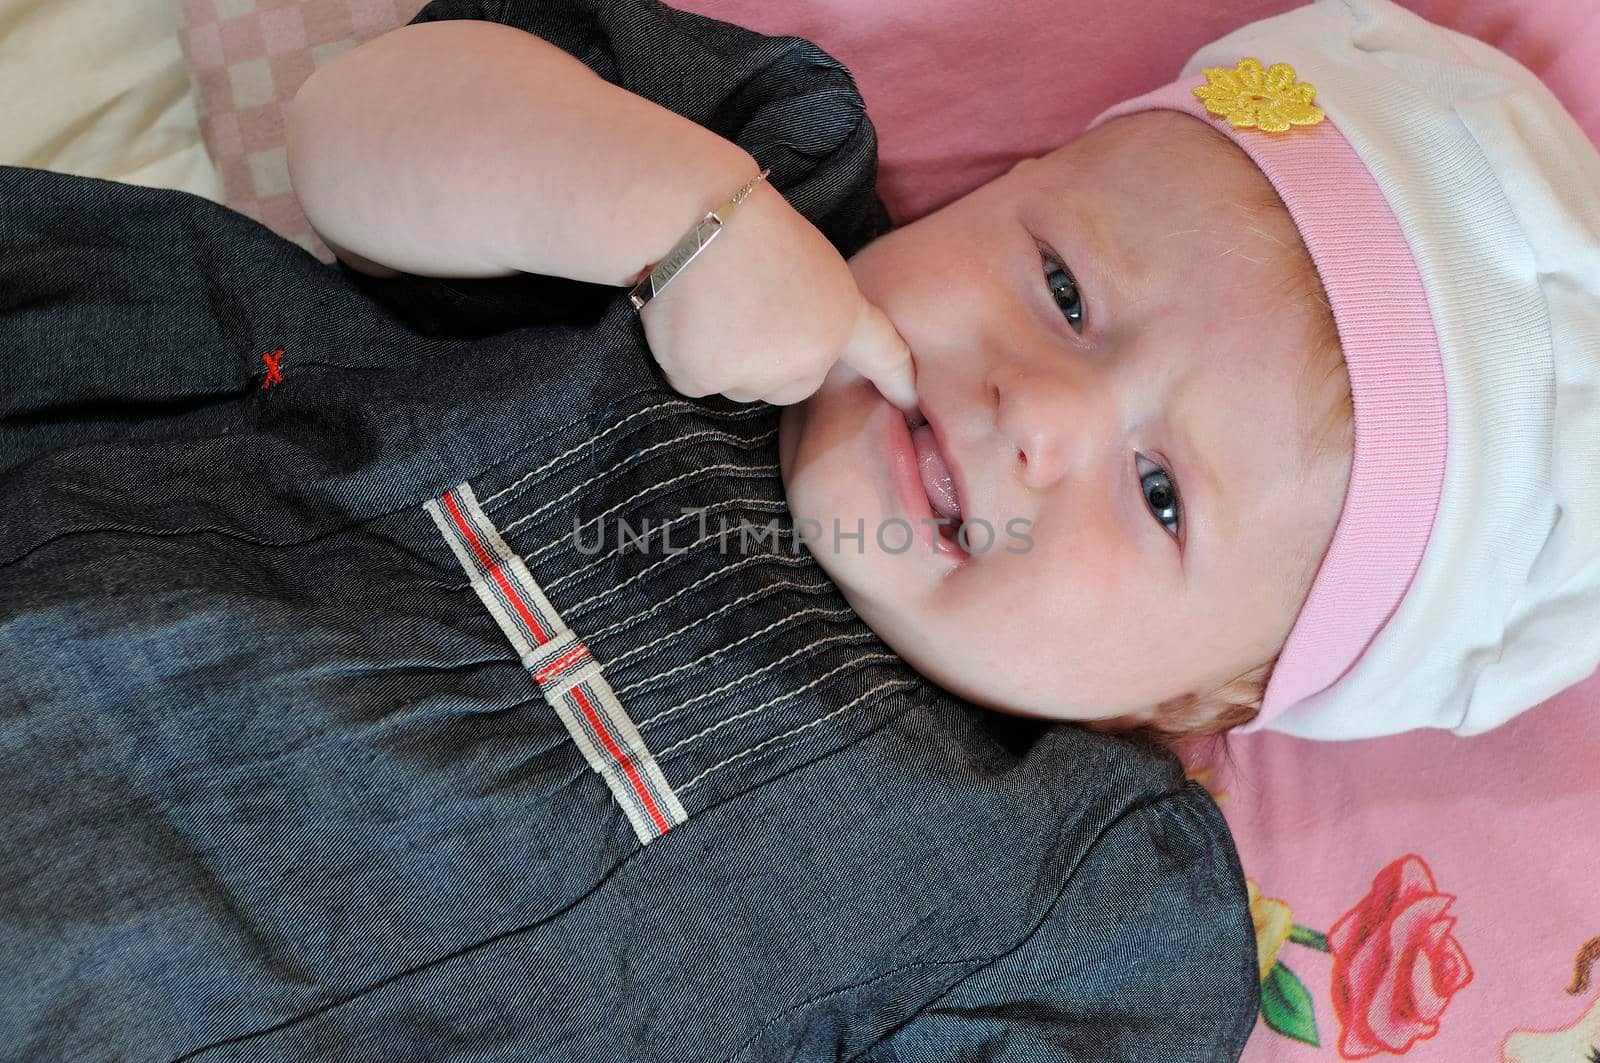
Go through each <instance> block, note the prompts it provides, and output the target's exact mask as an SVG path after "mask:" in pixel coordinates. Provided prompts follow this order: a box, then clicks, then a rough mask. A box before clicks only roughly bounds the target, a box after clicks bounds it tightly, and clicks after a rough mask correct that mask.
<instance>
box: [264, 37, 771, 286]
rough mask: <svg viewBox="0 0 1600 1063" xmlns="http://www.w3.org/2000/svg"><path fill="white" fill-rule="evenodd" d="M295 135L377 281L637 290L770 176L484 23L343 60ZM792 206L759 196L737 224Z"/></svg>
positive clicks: (335, 219)
mask: <svg viewBox="0 0 1600 1063" xmlns="http://www.w3.org/2000/svg"><path fill="white" fill-rule="evenodd" d="M287 133H288V164H289V172H290V176H291V179H292V181H293V184H294V190H295V194H296V196H297V197H298V198H299V200H300V204H301V207H302V209H303V210H304V211H305V214H306V218H307V219H308V220H309V221H310V222H311V225H312V226H313V227H314V228H315V229H316V230H317V233H318V234H319V235H320V236H321V237H322V238H323V240H324V241H325V242H326V243H327V244H328V246H329V247H330V248H332V249H333V250H334V251H335V253H338V254H340V257H341V258H345V259H346V260H347V261H349V262H350V264H351V265H352V266H354V267H356V268H363V267H365V268H366V270H367V271H368V272H378V273H380V274H383V273H387V272H388V271H386V270H383V269H381V268H380V269H377V270H373V269H372V268H371V265H370V264H373V263H376V264H381V266H386V267H393V269H398V270H404V271H406V272H408V273H416V274H421V275H425V276H435V277H489V276H503V275H508V274H511V273H515V272H519V271H520V272H528V273H543V274H548V275H552V276H562V277H572V278H575V279H578V280H587V281H595V282H600V283H604V284H616V285H621V284H624V283H630V282H631V281H632V280H633V279H634V277H635V275H636V274H637V273H638V272H639V270H640V269H641V268H642V267H643V266H645V265H646V264H647V263H649V262H651V261H654V260H655V259H657V258H660V257H661V256H662V255H664V254H665V253H666V251H667V250H668V249H669V248H671V246H672V245H673V243H674V242H675V241H676V240H677V239H678V237H679V236H680V235H682V233H683V231H684V230H685V229H686V228H688V227H689V225H691V224H693V222H694V220H695V219H697V218H699V217H700V216H701V215H702V214H704V213H705V211H706V210H708V209H710V208H711V207H714V206H715V205H716V204H717V203H719V202H721V201H722V200H723V199H725V198H726V197H727V196H728V195H730V194H732V192H733V191H734V190H735V189H737V188H739V186H740V185H742V184H744V183H745V182H746V181H748V180H749V179H750V178H751V177H753V176H755V174H756V173H757V171H758V170H759V169H760V167H759V166H757V165H756V162H755V160H754V159H753V158H752V157H751V156H750V154H749V153H748V152H746V151H745V150H744V149H743V148H741V147H739V146H738V145H737V144H734V143H732V142H731V141H728V140H725V139H723V138H722V137H719V136H717V135H716V134H714V133H712V132H711V131H710V130H708V129H705V128H704V127H702V126H700V125H697V124H696V123H694V122H692V121H690V120H689V119H687V118H684V117H682V116H681V115H678V114H675V113H673V112H672V111H669V110H667V109H666V108H664V107H661V106H659V105H657V104H655V103H653V102H651V101H649V100H646V99H644V98H642V97H640V96H637V95H634V94H633V93H631V92H628V91H627V90H625V89H622V88H620V87H618V86H616V85H613V84H611V83H610V82H608V81H605V80H604V79H602V78H601V77H599V76H598V75H596V74H595V73H594V72H593V71H592V70H590V69H589V68H588V67H587V66H585V65H584V64H583V63H581V62H579V61H578V60H577V59H575V58H573V57H572V56H570V55H568V54H567V53H566V52H564V51H562V50H561V49H560V48H557V47H555V46H554V45H552V44H549V43H548V42H546V41H543V40H541V39H540V38H538V37H536V36H534V35H533V34H531V33H526V32H524V31H522V30H519V29H516V28H514V27H510V26H503V25H500V24H498V23H493V22H480V21H471V20H451V21H443V22H427V23H419V24H416V25H410V26H403V27H401V28H399V29H396V30H394V31H392V32H389V33H386V34H383V35H382V36H380V37H377V38H375V39H373V40H371V41H368V42H366V43H365V44H363V45H361V46H359V47H357V48H354V49H352V50H351V51H349V52H346V53H345V54H343V55H341V56H339V57H338V58H337V59H335V60H333V61H332V62H330V63H328V64H327V65H325V66H323V67H322V68H321V69H319V70H317V71H316V72H315V73H313V74H312V75H311V77H310V78H308V79H307V80H306V82H305V83H304V85H302V86H301V88H300V91H299V92H298V93H297V94H296V96H295V98H294V100H293V101H292V102H291V103H290V106H289V110H288V116H287ZM784 206H785V204H783V202H782V197H781V196H779V195H778V194H777V193H776V192H774V191H773V190H772V189H771V188H767V187H762V186H758V188H757V190H756V191H755V192H753V193H752V195H751V196H750V198H749V199H747V200H746V201H745V203H744V204H743V205H742V207H741V208H740V213H741V215H744V214H746V213H750V214H753V213H755V212H756V211H766V212H769V213H770V212H772V211H773V210H775V209H779V208H782V207H784ZM741 220H742V218H741ZM731 232H732V230H731V229H730V232H729V233H724V234H723V236H722V237H721V239H727V238H728V236H729V235H730V234H731ZM362 260H364V261H362ZM685 276H686V277H687V273H686V274H685Z"/></svg>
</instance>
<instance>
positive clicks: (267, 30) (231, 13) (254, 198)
mask: <svg viewBox="0 0 1600 1063" xmlns="http://www.w3.org/2000/svg"><path fill="white" fill-rule="evenodd" d="M425 2H426V0H178V4H179V11H178V36H179V39H180V41H181V42H182V44H183V50H184V54H185V55H186V56H187V57H188V60H189V70H190V72H191V74H192V76H193V78H194V85H195V108H196V110H197V111H198V112H199V117H200V136H201V138H202V139H204V141H205V143H206V147H207V148H208V149H209V150H210V152H211V158H212V161H214V162H215V163H216V166H217V170H218V172H219V173H220V174H221V176H222V198H223V202H224V203H226V204H227V205H228V206H230V207H232V208H234V209H235V210H238V211H241V212H242V213H245V214H248V215H249V216H250V217H252V218H254V219H256V220H257V221H259V222H261V223H262V224H263V225H265V226H267V227H268V228H269V229H271V230H272V231H273V232H276V233H278V234H279V235H280V236H283V237H285V238H287V239H290V240H293V241H294V242H295V243H297V244H299V245H300V246H301V247H303V248H305V249H306V250H307V251H310V252H311V253H312V254H313V255H316V256H317V258H319V259H321V260H322V261H323V262H329V263H331V262H332V261H333V252H332V251H329V250H328V248H327V245H325V244H324V243H323V242H322V241H321V240H319V239H317V236H316V233H315V232H313V231H312V229H311V224H310V222H308V221H306V217H305V215H304V214H302V213H301V212H300V205H299V203H298V202H297V201H296V200H295V198H294V193H293V191H292V190H291V189H290V186H289V167H288V163H287V162H286V161H285V158H284V143H285V138H284V129H283V108H284V105H285V104H287V103H288V102H289V100H291V99H293V98H294V94H295V92H296V91H297V90H298V89H299V88H300V85H301V83H302V82H303V81H305V79H306V78H308V77H310V76H311V72H312V71H313V70H315V69H316V68H317V67H319V66H321V65H322V64H323V63H326V62H327V61H328V60H330V59H332V58H333V57H334V56H336V55H338V54H339V53H340V52H343V51H346V50H347V49H350V48H353V47H355V46H356V45H357V44H360V43H361V42H362V41H365V40H369V39H371V38H373V37H376V36H378V35H379V34H381V33H385V32H387V31H389V30H392V29H395V28H397V27H399V26H403V25H405V24H406V23H408V22H410V21H411V19H412V18H413V17H414V16H415V15H416V13H417V12H418V11H420V10H422V6H423V4H424V3H425Z"/></svg>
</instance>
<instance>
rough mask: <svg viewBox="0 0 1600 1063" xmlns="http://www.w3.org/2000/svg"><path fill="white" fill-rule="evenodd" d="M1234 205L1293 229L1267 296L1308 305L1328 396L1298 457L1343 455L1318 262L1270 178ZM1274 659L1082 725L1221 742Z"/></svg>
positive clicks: (1257, 694)
mask: <svg viewBox="0 0 1600 1063" xmlns="http://www.w3.org/2000/svg"><path fill="white" fill-rule="evenodd" d="M1179 125H1180V127H1182V128H1185V129H1187V130H1192V132H1191V133H1190V134H1189V135H1193V136H1196V137H1199V138H1201V142H1202V143H1204V144H1206V145H1207V146H1208V147H1209V148H1210V149H1211V150H1214V151H1217V152H1223V153H1225V152H1235V153H1238V154H1239V155H1244V150H1243V149H1242V148H1240V147H1239V146H1238V145H1237V144H1235V143H1234V142H1233V141H1232V140H1230V139H1228V138H1227V137H1226V136H1223V135H1222V134H1220V133H1217V132H1215V131H1213V130H1210V129H1207V128H1206V127H1205V126H1203V125H1202V124H1201V123H1200V122H1198V121H1196V122H1194V123H1179ZM1246 157H1247V156H1246ZM1251 165H1252V166H1253V165H1254V163H1251ZM1235 202H1236V205H1237V206H1238V207H1239V209H1240V210H1241V211H1243V212H1244V213H1245V214H1247V215H1249V216H1251V217H1252V218H1254V219H1257V220H1261V218H1262V215H1273V214H1274V212H1275V217H1276V219H1280V220H1281V222H1282V223H1287V224H1286V225H1281V227H1283V228H1286V229H1287V230H1288V231H1289V232H1290V233H1292V234H1294V235H1293V240H1294V244H1293V248H1292V250H1293V252H1294V253H1293V254H1292V255H1291V256H1290V263H1289V265H1288V267H1287V268H1286V269H1285V271H1284V279H1283V282H1282V283H1281V284H1280V285H1278V287H1277V289H1276V291H1274V292H1273V293H1272V294H1280V293H1281V294H1283V295H1284V296H1286V297H1287V302H1288V303H1290V304H1291V305H1292V304H1293V303H1295V302H1299V303H1301V304H1304V305H1308V306H1310V307H1312V308H1313V309H1312V312H1311V324H1310V329H1309V333H1308V335H1307V338H1306V347H1305V353H1306V359H1305V365H1304V368H1303V370H1302V372H1301V399H1302V401H1303V402H1305V403H1307V404H1309V403H1310V402H1312V401H1314V400H1315V398H1316V397H1317V396H1318V395H1323V396H1326V398H1324V400H1323V401H1325V402H1326V403H1327V412H1326V414H1325V415H1324V417H1323V419H1322V421H1321V422H1320V423H1319V424H1318V425H1317V429H1316V431H1315V433H1314V434H1313V435H1312V436H1311V437H1310V438H1308V439H1307V440H1306V442H1307V444H1308V446H1307V447H1306V450H1305V454H1304V455H1303V461H1304V463H1305V467H1306V468H1308V469H1309V468H1310V467H1311V466H1312V465H1313V464H1315V463H1316V462H1317V460H1318V459H1319V458H1320V457H1322V456H1324V455H1327V454H1329V453H1338V454H1341V455H1343V456H1345V457H1346V458H1348V457H1349V456H1350V455H1351V453H1352V452H1353V448H1354V445H1355V407H1354V403H1353V398H1352V394H1351V390H1350V375H1349V373H1348V372H1347V371H1346V369H1345V364H1344V353H1343V350H1342V348H1341V347H1340V346H1339V330H1338V327H1337V325H1336V324H1335V322H1334V317H1333V307H1332V305H1331V304H1330V303H1329V302H1328V297H1327V294H1326V292H1325V290H1324V289H1323V287H1322V280H1321V278H1320V277H1319V276H1318V275H1317V269H1316V265H1315V263H1313V262H1312V260H1311V255H1310V252H1308V251H1307V250H1306V248H1305V244H1304V243H1303V242H1302V241H1301V240H1300V237H1299V229H1298V228H1297V227H1296V226H1295V225H1294V220H1293V218H1291V217H1290V215H1289V209H1288V208H1287V207H1286V206H1284V203H1283V200H1282V199H1280V198H1279V197H1278V194H1277V192H1276V191H1275V190H1274V189H1273V188H1272V185H1271V184H1270V183H1269V182H1267V181H1266V180H1265V179H1263V180H1262V181H1261V182H1259V185H1258V186H1257V187H1256V188H1254V189H1252V190H1251V191H1249V192H1247V193H1245V194H1242V195H1241V196H1240V197H1239V198H1238V199H1237V200H1236V201H1235ZM1251 229H1252V231H1254V232H1256V233H1257V234H1258V235H1261V236H1263V237H1265V238H1266V239H1267V240H1270V241H1271V242H1273V243H1277V244H1280V245H1281V244H1282V241H1280V240H1278V239H1277V238H1276V237H1274V236H1271V235H1270V234H1268V233H1266V232H1265V231H1263V230H1262V228H1261V227H1260V226H1252V227H1251ZM1296 560H1297V561H1298V563H1299V564H1298V575H1299V576H1300V579H1301V585H1302V586H1304V587H1306V588H1307V589H1309V588H1310V586H1311V581H1312V579H1313V578H1314V577H1315V575H1316V571H1317V568H1318V567H1319V566H1320V565H1321V563H1322V556H1321V552H1320V551H1319V552H1318V553H1317V554H1315V555H1311V556H1306V555H1305V554H1302V555H1301V556H1300V557H1298V558H1296ZM1280 652H1281V651H1280ZM1277 663H1278V655H1277V654H1274V655H1273V656H1272V659H1271V660H1268V661H1265V662H1263V663H1261V664H1259V665H1256V666H1255V667H1253V668H1249V669H1247V670H1245V671H1244V672H1242V673H1241V674H1239V675H1236V676H1234V677H1233V678H1232V679H1230V680H1228V681H1227V682H1225V683H1223V684H1222V685H1221V686H1220V687H1218V688H1216V689H1215V690H1212V691H1210V692H1209V693H1204V694H1197V693H1188V694H1183V695H1180V696H1178V697H1175V698H1170V699H1168V700H1167V701H1164V702H1162V703H1161V704H1160V705H1159V706H1157V708H1156V710H1155V712H1154V713H1153V714H1151V715H1150V716H1149V717H1140V716H1118V717H1112V718H1110V719H1103V720H1095V721H1090V722H1088V723H1087V726H1089V727H1090V728H1092V729H1093V730H1097V731H1115V732H1117V733H1118V734H1121V735H1123V736H1124V737H1128V738H1132V739H1134V740H1136V741H1140V742H1144V743H1148V744H1154V745H1159V746H1167V747H1170V746H1172V745H1173V744H1174V743H1177V742H1181V741H1185V740H1188V739H1195V738H1202V737H1206V736H1215V737H1217V738H1219V739H1221V738H1222V737H1223V736H1224V735H1226V734H1227V732H1228V731H1231V730H1232V729H1233V728H1235V727H1239V726H1241V725H1243V724H1246V723H1249V722H1250V721H1251V720H1253V719H1255V717H1256V714H1257V713H1259V712H1260V711H1261V701H1262V698H1263V697H1264V696H1265V694H1266V691H1267V684H1268V683H1269V682H1270V681H1271V679H1272V670H1273V668H1275V667H1276V666H1277Z"/></svg>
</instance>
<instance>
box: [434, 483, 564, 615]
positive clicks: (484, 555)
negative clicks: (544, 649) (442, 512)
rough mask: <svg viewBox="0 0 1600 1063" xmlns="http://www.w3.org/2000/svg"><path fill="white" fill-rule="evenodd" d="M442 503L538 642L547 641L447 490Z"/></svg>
mask: <svg viewBox="0 0 1600 1063" xmlns="http://www.w3.org/2000/svg"><path fill="white" fill-rule="evenodd" d="M444 504H445V505H447V506H449V507H450V517H451V519H452V520H454V521H455V522H456V527H457V528H460V529H461V534H463V535H465V536H466V537H467V542H469V543H471V544H472V548H473V549H474V550H476V551H477V552H478V560H479V561H481V562H483V564H485V565H487V566H488V568H489V571H490V572H492V573H493V574H494V578H495V579H496V580H497V581H498V582H499V583H500V589H501V590H503V591H505V592H506V596H507V597H509V598H510V599H511V604H512V605H514V606H516V607H517V612H518V613H520V614H521V616H522V619H523V620H524V621H526V622H527V624H528V626H529V627H530V628H532V629H533V637H534V638H535V639H537V640H538V641H539V642H549V641H550V636H549V635H546V634H545V633H544V628H542V627H540V626H539V621H537V620H535V619H534V618H533V614H532V613H530V612H528V607H527V606H526V605H523V604H522V598H521V597H520V596H518V594H517V592H516V590H515V589H514V588H513V587H512V586H511V584H510V583H508V582H506V577H505V575H504V574H503V573H502V572H501V571H500V566H499V565H498V564H497V563H496V562H495V561H494V560H493V559H491V558H490V557H489V554H488V551H486V550H484V548H483V544H481V543H479V542H478V537H477V536H476V535H474V534H472V529H471V528H469V527H467V522H466V521H464V520H462V519H461V511H460V510H459V509H457V508H456V500H455V499H454V498H451V497H450V494H449V492H446V493H445V496H444Z"/></svg>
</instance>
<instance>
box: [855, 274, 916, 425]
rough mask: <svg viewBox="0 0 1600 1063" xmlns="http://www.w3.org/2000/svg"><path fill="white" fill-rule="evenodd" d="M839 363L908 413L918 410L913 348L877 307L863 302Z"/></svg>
mask: <svg viewBox="0 0 1600 1063" xmlns="http://www.w3.org/2000/svg"><path fill="white" fill-rule="evenodd" d="M839 360H840V361H841V362H844V363H845V364H846V365H848V366H849V367H850V368H852V369H854V370H855V371H856V372H858V373H860V374H861V375H862V376H864V377H866V378H867V379H868V380H870V381H872V383H873V385H874V386H875V387H876V388H877V389H878V391H879V393H881V394H882V395H883V397H884V398H886V399H888V400H889V401H890V402H892V403H894V404H895V405H896V406H898V407H900V409H901V410H903V411H904V412H906V413H911V412H912V411H913V410H915V409H916V408H917V380H916V367H915V365H914V364H913V363H912V361H911V348H910V347H909V346H908V345H907V344H906V341H905V337H903V336H901V335H900V333H899V331H897V330H896V329H895V327H894V325H893V323H891V322H890V320H889V318H888V316H887V315H885V314H884V312H883V311H882V310H879V309H878V308H877V307H876V306H873V305H872V304H871V303H869V302H867V301H866V300H865V299H863V300H862V301H861V312H860V313H859V314H858V315H857V317H856V327H855V331H854V332H852V333H851V335H850V338H849V339H848V340H847V341H845V345H844V350H843V351H842V352H840V355H839Z"/></svg>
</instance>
